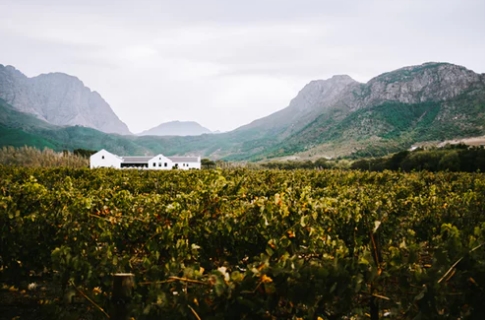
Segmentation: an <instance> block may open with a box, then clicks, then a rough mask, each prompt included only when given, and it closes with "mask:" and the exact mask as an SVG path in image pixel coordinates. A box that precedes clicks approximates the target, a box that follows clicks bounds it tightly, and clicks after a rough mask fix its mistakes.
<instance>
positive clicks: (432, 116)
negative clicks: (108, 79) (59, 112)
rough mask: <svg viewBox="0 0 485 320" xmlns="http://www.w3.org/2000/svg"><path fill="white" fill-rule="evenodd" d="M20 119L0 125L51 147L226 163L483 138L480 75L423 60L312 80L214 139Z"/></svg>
mask: <svg viewBox="0 0 485 320" xmlns="http://www.w3.org/2000/svg"><path fill="white" fill-rule="evenodd" d="M0 111H1V110H0ZM2 112H3V111H2ZM24 117H25V115H23V114H21V113H18V114H17V115H16V117H13V118H14V119H16V120H15V121H17V122H18V123H20V124H22V121H24V120H25V119H24V120H22V119H23V118H24ZM31 117H32V116H31ZM11 118H12V117H11ZM32 118H33V117H32ZM2 119H3V120H2ZM34 119H35V118H34ZM27 120H28V122H29V123H30V124H29V125H25V124H24V125H20V126H16V127H12V124H11V122H12V121H13V120H8V119H7V120H5V119H4V118H2V116H0V125H2V126H3V127H4V128H7V129H8V130H20V131H22V132H25V133H27V134H35V136H36V137H38V138H42V139H45V140H46V141H48V142H49V143H55V144H56V147H57V148H65V149H74V148H85V149H95V150H97V149H101V148H105V149H107V150H110V151H112V152H114V153H117V154H121V155H122V154H126V155H137V154H138V155H141V154H157V153H163V154H166V155H189V154H191V155H194V154H197V155H200V156H203V157H210V158H213V159H227V160H261V159H268V158H277V157H285V156H288V155H295V154H296V155H297V156H300V157H321V156H340V155H352V154H353V155H354V156H377V155H381V154H385V153H389V152H394V151H399V150H403V149H407V148H409V147H410V146H411V145H413V144H414V143H416V142H421V141H442V140H448V139H455V138H465V137H473V136H482V135H485V75H483V74H477V73H475V72H473V71H471V70H468V69H466V68H464V67H461V66H457V65H453V64H448V63H426V64H423V65H418V66H411V67H405V68H401V69H398V70H395V71H392V72H388V73H384V74H382V75H379V76H377V77H375V78H373V79H371V80H370V81H369V82H367V83H365V84H363V83H358V82H356V81H354V80H352V79H351V78H350V77H348V76H336V77H333V78H331V79H328V80H318V81H312V82H310V83H309V84H308V85H307V86H305V88H303V89H302V90H301V91H300V92H299V93H298V95H297V96H296V97H295V98H294V99H293V100H292V101H291V102H290V104H289V106H288V107H287V108H285V109H283V110H281V111H278V112H276V113H274V114H272V115H269V116H267V117H265V118H262V119H259V120H256V121H253V122H252V123H250V124H248V125H245V126H242V127H240V128H238V129H236V130H234V131H231V132H227V133H221V134H217V135H215V134H203V135H199V136H187V137H178V136H170V137H168V136H163V137H156V136H140V137H136V136H125V137H121V136H118V135H109V134H103V133H101V132H99V131H96V130H93V129H88V128H82V127H66V128H64V127H55V128H51V127H48V126H49V125H48V124H47V123H45V122H42V123H35V124H33V120H32V119H30V118H29V119H27ZM35 120H37V121H40V120H39V119H35ZM15 121H13V122H15ZM14 134H20V133H19V132H18V131H15V132H14Z"/></svg>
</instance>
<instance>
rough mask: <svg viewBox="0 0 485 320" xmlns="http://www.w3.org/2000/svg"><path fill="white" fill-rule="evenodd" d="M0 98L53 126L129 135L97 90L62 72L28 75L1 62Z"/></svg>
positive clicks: (125, 127) (126, 128) (124, 125)
mask: <svg viewBox="0 0 485 320" xmlns="http://www.w3.org/2000/svg"><path fill="white" fill-rule="evenodd" d="M0 98H3V99H4V100H5V101H6V102H7V103H9V104H10V105H11V106H13V107H14V108H16V109H17V110H19V111H22V112H27V113H30V114H34V115H36V116H37V117H38V118H39V119H42V120H45V121H47V122H49V123H51V124H54V125H82V126H85V127H91V128H95V129H99V130H100V131H103V132H107V133H117V134H131V132H130V131H129V129H128V127H127V125H126V124H125V123H123V122H122V121H121V120H120V119H119V118H118V116H117V115H116V114H115V113H114V111H113V110H112V109H111V107H110V106H109V104H108V103H107V102H106V101H105V100H104V99H103V98H102V97H101V95H100V94H99V93H98V92H96V91H93V90H91V89H90V88H88V87H86V86H85V85H84V83H83V82H82V81H81V80H80V79H78V78H77V77H75V76H71V75H68V74H65V73H61V72H52V73H44V74H40V75H38V76H35V77H31V78H29V77H27V76H26V75H24V74H23V73H22V72H20V71H19V70H17V69H16V68H15V67H13V66H3V65H0Z"/></svg>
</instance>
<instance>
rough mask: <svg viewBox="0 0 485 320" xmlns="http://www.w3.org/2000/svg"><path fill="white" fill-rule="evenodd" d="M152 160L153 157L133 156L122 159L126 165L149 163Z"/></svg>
mask: <svg viewBox="0 0 485 320" xmlns="http://www.w3.org/2000/svg"><path fill="white" fill-rule="evenodd" d="M152 158H153V157H138V156H135V157H131V156H127V157H122V159H123V162H125V163H148V161H149V160H150V159H152Z"/></svg>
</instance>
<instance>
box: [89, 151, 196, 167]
mask: <svg viewBox="0 0 485 320" xmlns="http://www.w3.org/2000/svg"><path fill="white" fill-rule="evenodd" d="M89 166H90V168H91V169H94V168H116V169H125V168H134V169H150V170H171V169H182V170H189V169H200V157H167V156H164V155H163V154H159V155H156V156H148V157H143V156H141V157H131V156H123V157H120V156H117V155H115V154H112V153H111V152H108V151H106V150H104V149H102V150H100V151H98V152H96V153H95V154H93V155H92V156H91V157H90V158H89Z"/></svg>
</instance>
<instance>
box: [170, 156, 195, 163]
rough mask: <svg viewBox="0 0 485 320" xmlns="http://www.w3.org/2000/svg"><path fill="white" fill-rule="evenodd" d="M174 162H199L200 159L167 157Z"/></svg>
mask: <svg viewBox="0 0 485 320" xmlns="http://www.w3.org/2000/svg"><path fill="white" fill-rule="evenodd" d="M167 158H169V159H170V160H172V162H199V158H198V157H167Z"/></svg>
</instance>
